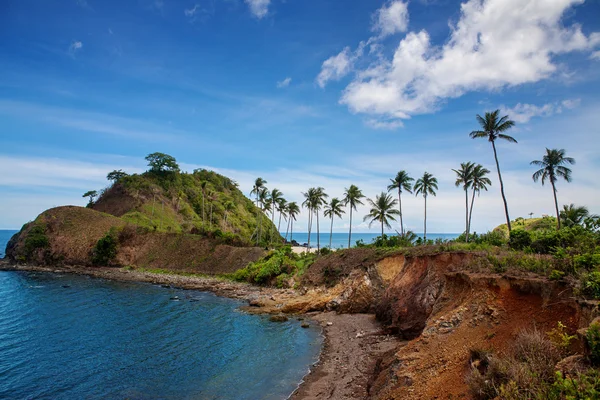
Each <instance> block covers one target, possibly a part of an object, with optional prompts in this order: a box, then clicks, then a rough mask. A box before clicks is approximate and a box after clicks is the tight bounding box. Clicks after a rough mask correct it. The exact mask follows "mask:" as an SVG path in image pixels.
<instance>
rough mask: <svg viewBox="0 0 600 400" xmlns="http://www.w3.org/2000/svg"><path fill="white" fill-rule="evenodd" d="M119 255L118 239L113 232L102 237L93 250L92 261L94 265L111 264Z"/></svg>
mask: <svg viewBox="0 0 600 400" xmlns="http://www.w3.org/2000/svg"><path fill="white" fill-rule="evenodd" d="M116 255H117V239H115V237H114V235H113V234H112V232H109V233H107V234H106V235H105V236H104V237H102V238H100V240H98V242H97V243H96V246H95V247H94V250H93V252H92V263H93V264H94V265H109V264H110V263H111V262H112V260H113V259H114V258H115V256H116Z"/></svg>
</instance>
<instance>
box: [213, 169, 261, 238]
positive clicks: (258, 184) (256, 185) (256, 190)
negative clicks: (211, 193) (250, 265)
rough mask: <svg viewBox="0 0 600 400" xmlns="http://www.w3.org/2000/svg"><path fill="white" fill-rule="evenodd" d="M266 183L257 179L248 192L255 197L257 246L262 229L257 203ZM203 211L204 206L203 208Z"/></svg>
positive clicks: (259, 208)
mask: <svg viewBox="0 0 600 400" xmlns="http://www.w3.org/2000/svg"><path fill="white" fill-rule="evenodd" d="M266 183H267V181H265V180H264V179H263V178H261V177H258V178H256V180H255V181H254V186H253V187H252V191H250V196H252V195H253V194H254V195H256V218H257V219H258V222H257V223H256V230H257V234H256V244H257V245H258V242H259V241H260V229H261V227H262V215H261V213H260V210H261V207H259V205H258V203H259V197H260V192H261V191H262V190H263V189H265V191H266V186H265V184H266ZM202 201H203V202H204V198H202ZM203 210H204V206H203ZM203 212H204V211H203ZM203 218H204V217H203Z"/></svg>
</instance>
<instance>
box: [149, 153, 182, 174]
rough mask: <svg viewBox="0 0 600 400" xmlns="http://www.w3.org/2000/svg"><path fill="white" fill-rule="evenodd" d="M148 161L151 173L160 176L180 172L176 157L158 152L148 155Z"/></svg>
mask: <svg viewBox="0 0 600 400" xmlns="http://www.w3.org/2000/svg"><path fill="white" fill-rule="evenodd" d="M146 161H148V166H149V167H150V172H154V173H157V174H160V173H162V172H178V171H179V164H177V160H175V157H173V156H170V155H168V154H165V153H159V152H156V153H152V154H148V155H147V156H146Z"/></svg>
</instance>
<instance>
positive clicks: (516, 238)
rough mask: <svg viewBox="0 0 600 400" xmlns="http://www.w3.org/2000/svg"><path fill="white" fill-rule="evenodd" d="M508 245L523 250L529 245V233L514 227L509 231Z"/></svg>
mask: <svg viewBox="0 0 600 400" xmlns="http://www.w3.org/2000/svg"><path fill="white" fill-rule="evenodd" d="M508 245H509V246H510V248H511V249H515V250H523V249H524V248H526V247H528V246H530V245H531V235H530V234H529V232H527V231H524V230H522V229H514V230H512V231H510V239H509V240H508Z"/></svg>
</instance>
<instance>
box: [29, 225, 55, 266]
mask: <svg viewBox="0 0 600 400" xmlns="http://www.w3.org/2000/svg"><path fill="white" fill-rule="evenodd" d="M49 244H50V242H49V240H48V236H46V226H45V225H43V224H35V225H34V226H33V227H32V228H31V230H30V231H29V233H28V234H27V237H26V238H25V256H26V257H27V258H28V257H31V255H32V254H33V252H34V251H35V250H37V249H43V248H46V247H48V245H49Z"/></svg>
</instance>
